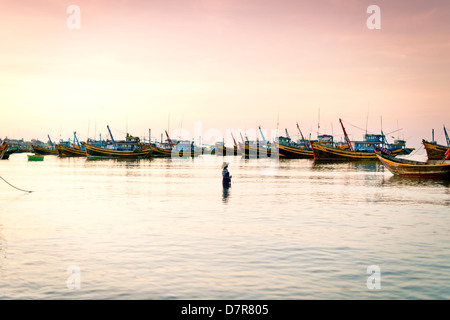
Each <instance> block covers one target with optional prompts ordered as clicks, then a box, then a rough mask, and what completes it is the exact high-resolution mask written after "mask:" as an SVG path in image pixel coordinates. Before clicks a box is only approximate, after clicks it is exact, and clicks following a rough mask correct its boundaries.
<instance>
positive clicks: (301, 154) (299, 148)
mask: <svg viewBox="0 0 450 320" xmlns="http://www.w3.org/2000/svg"><path fill="white" fill-rule="evenodd" d="M275 147H276V148H277V150H278V153H279V154H280V157H282V158H305V159H312V158H314V154H313V150H312V148H311V147H308V146H306V145H304V144H302V143H297V142H294V141H292V140H291V139H290V138H287V137H278V142H276V143H275Z"/></svg>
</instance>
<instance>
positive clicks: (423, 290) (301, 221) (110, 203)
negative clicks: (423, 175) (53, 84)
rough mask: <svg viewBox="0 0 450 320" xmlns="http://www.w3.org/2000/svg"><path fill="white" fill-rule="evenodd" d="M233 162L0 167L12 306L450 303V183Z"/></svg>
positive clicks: (16, 162)
mask: <svg viewBox="0 0 450 320" xmlns="http://www.w3.org/2000/svg"><path fill="white" fill-rule="evenodd" d="M226 159H227V160H226V161H228V162H230V165H229V170H230V172H231V174H232V175H233V184H232V187H231V188H230V189H228V190H223V188H222V185H221V169H220V166H221V164H222V157H218V156H211V155H208V156H201V157H198V158H195V159H189V160H171V159H152V160H140V161H116V160H101V161H92V160H86V159H79V158H78V159H77V158H72V159H60V158H58V157H55V156H46V157H45V160H44V161H43V162H27V158H26V155H25V154H13V155H12V156H11V157H10V159H9V160H2V161H0V175H1V176H2V177H3V178H4V179H6V180H7V181H8V182H10V183H11V184H13V185H15V186H17V187H19V188H22V189H27V190H33V192H32V193H24V192H21V191H18V190H16V189H13V188H12V187H10V186H9V185H7V184H6V183H5V182H3V181H2V180H0V298H2V299H220V300H221V299H450V182H449V181H441V180H437V181H436V180H418V179H406V178H402V179H399V178H395V177H393V176H392V175H391V174H390V173H389V172H388V171H387V170H384V168H383V167H381V166H380V165H379V164H378V163H376V162H375V163H367V164H364V163H341V164H339V163H334V164H333V163H332V164H320V165H314V163H313V161H312V160H280V161H279V162H277V161H273V160H267V159H249V160H245V159H242V158H241V157H226ZM369 266H377V267H378V268H379V270H380V273H378V275H379V277H378V278H377V283H378V284H380V288H379V289H377V288H375V289H369V287H368V284H367V280H368V278H369V277H371V274H368V273H367V268H368V267H369ZM68 269H69V271H71V272H74V273H70V272H68ZM74 270H75V271H74ZM74 279H78V280H79V282H77V281H74ZM374 281H375V280H374ZM372 283H375V282H372Z"/></svg>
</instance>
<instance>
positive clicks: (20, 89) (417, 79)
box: [0, 0, 450, 148]
mask: <svg viewBox="0 0 450 320" xmlns="http://www.w3.org/2000/svg"><path fill="white" fill-rule="evenodd" d="M71 5H75V6H77V8H79V15H76V13H77V12H75V11H72V10H69V11H68V8H69V7H70V6H71ZM371 5H377V6H378V7H379V8H380V14H379V16H378V17H379V19H378V20H376V21H377V22H379V27H380V28H379V29H370V28H369V27H368V24H367V21H368V19H370V18H371V17H372V18H373V17H374V16H373V12H372V11H370V12H369V13H368V12H367V9H368V7H369V6H371ZM449 17H450V2H449V1H448V0H430V1H424V0H422V1H417V0H405V1H403V0H397V1H392V0H389V1H387V0H370V1H368V0H318V1H303V0H277V1H274V0H270V1H269V0H146V1H144V0H141V1H139V0H129V1H125V0H122V1H120V0H116V1H106V0H97V1H94V0H89V1H87V0H70V1H64V0H46V1H44V0H16V1H7V0H0V26H1V28H0V106H1V116H0V137H1V138H4V137H9V138H17V139H21V138H24V139H25V140H30V139H41V140H44V141H46V140H47V135H50V137H51V138H52V139H53V141H58V140H59V139H64V140H66V139H68V138H71V137H72V136H73V132H75V131H76V132H77V135H78V138H79V139H80V140H85V139H86V138H87V137H90V138H93V137H97V138H98V137H99V134H100V133H101V134H102V137H105V135H106V134H107V129H106V126H107V125H109V126H110V128H111V129H112V133H113V135H114V138H115V139H120V138H123V137H124V135H125V133H126V132H129V133H130V134H132V135H136V136H141V137H144V136H145V137H146V138H148V134H149V129H151V135H152V137H153V138H155V139H158V140H159V139H160V135H161V134H162V133H164V131H165V130H167V131H168V132H169V133H170V134H171V135H176V134H177V129H183V132H184V133H185V135H190V138H194V139H197V136H205V137H206V136H209V140H210V141H207V140H208V139H206V138H205V137H204V140H203V142H205V143H207V142H214V141H213V140H215V139H216V140H217V139H218V138H216V137H215V136H218V135H220V134H219V133H222V134H223V135H226V134H225V133H226V132H227V130H234V131H235V132H237V131H236V130H244V131H245V132H249V133H251V132H256V131H257V127H258V126H261V128H262V129H263V130H264V131H263V132H265V133H266V136H265V138H268V139H270V138H272V135H274V134H272V132H274V130H275V129H277V128H278V129H279V132H280V133H281V134H283V135H284V134H285V129H287V130H288V132H289V133H290V135H291V136H292V137H296V136H297V135H298V130H297V127H296V123H297V122H298V124H299V126H300V128H301V130H302V133H303V134H304V135H305V136H311V138H316V137H317V134H318V132H319V133H321V134H322V133H328V134H333V135H335V137H336V140H340V139H341V138H342V128H341V126H340V123H339V119H342V120H343V123H344V125H345V129H346V131H347V133H348V134H349V136H350V138H351V139H353V140H360V139H361V138H362V135H363V134H364V133H365V132H366V131H367V132H371V133H379V132H380V130H383V132H384V133H386V134H387V136H388V140H390V141H392V140H393V138H402V139H406V140H407V144H408V145H410V146H413V147H416V148H418V147H420V142H421V141H422V139H431V132H432V129H434V130H435V139H437V140H438V142H441V143H444V141H445V140H444V139H445V138H444V135H443V129H442V127H443V125H446V127H448V128H449V129H450V119H449V118H450V117H449V115H450V112H449V102H450V90H448V87H449V84H450V19H449ZM371 21H373V20H371ZM77 25H79V27H80V28H74V26H77ZM199 124H200V125H199ZM199 128H200V129H199ZM179 132H180V131H178V133H179ZM214 132H215V133H217V134H216V135H215V134H213V133H214ZM228 138H229V137H227V139H228Z"/></svg>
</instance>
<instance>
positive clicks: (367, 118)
mask: <svg viewBox="0 0 450 320" xmlns="http://www.w3.org/2000/svg"><path fill="white" fill-rule="evenodd" d="M369 106H370V102H369V103H368V106H367V116H366V134H367V123H368V122H369Z"/></svg>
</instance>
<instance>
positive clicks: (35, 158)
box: [28, 154, 44, 161]
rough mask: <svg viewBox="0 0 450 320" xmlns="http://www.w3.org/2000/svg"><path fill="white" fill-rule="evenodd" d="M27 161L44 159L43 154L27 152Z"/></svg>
mask: <svg viewBox="0 0 450 320" xmlns="http://www.w3.org/2000/svg"><path fill="white" fill-rule="evenodd" d="M28 161H44V156H42V155H35V154H29V155H28Z"/></svg>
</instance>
